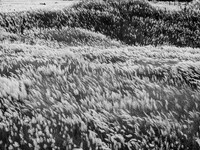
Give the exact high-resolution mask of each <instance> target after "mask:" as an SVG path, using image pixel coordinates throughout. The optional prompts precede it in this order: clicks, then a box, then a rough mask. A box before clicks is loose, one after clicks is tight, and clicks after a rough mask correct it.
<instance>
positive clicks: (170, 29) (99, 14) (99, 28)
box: [0, 0, 200, 47]
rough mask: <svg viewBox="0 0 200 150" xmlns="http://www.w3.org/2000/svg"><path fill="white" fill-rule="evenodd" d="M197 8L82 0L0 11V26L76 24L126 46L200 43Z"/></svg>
mask: <svg viewBox="0 0 200 150" xmlns="http://www.w3.org/2000/svg"><path fill="white" fill-rule="evenodd" d="M199 18H200V15H199V12H197V11H192V9H186V10H181V11H165V10H158V9H155V8H154V7H152V6H151V5H150V4H148V3H147V2H144V1H133V0H124V1H120V2H118V1H83V2H80V3H78V4H75V5H74V6H72V7H71V8H66V9H63V10H62V11H42V10H41V11H30V12H19V13H17V14H15V13H1V14H0V25H1V26H2V27H3V28H5V29H6V30H7V31H11V32H14V33H21V34H23V32H24V30H25V29H32V28H35V27H37V28H41V29H43V28H57V29H61V28H62V27H65V26H70V27H79V28H84V29H88V30H92V31H95V32H100V33H102V34H105V35H106V36H109V37H111V38H114V39H117V40H120V41H122V42H124V43H126V44H130V45H137V44H139V45H149V44H151V45H162V44H169V45H176V46H191V47H199V46H200V43H199V41H200V39H199V37H200V32H199V30H200V29H199V26H200V25H199V23H200V20H199Z"/></svg>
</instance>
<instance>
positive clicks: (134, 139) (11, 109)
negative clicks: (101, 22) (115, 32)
mask: <svg viewBox="0 0 200 150" xmlns="http://www.w3.org/2000/svg"><path fill="white" fill-rule="evenodd" d="M163 50H165V51H164V52H165V53H163ZM175 52H176V54H175ZM186 53H187V54H188V55H189V56H190V58H191V59H192V57H195V58H196V59H193V61H194V62H193V63H192V62H191V61H190V62H189V61H187V60H188V57H186V55H184V54H186ZM173 54H174V55H173ZM179 54H183V56H185V57H183V56H181V55H179ZM1 55H2V56H4V57H1V59H0V61H1V65H0V67H1V72H0V74H1V77H0V81H1V86H0V97H1V105H0V108H1V109H0V110H1V111H0V113H1V114H2V115H1V128H0V132H1V136H0V141H1V144H0V146H1V148H2V149H4V148H6V149H9V148H14V147H15V148H20V149H34V148H38V149H39V148H41V149H50V148H55V149H66V148H68V149H73V148H74V147H81V148H83V149H89V148H91V149H122V150H125V149H127V150H128V149H130V148H131V149H144V150H145V149H149V148H154V149H161V148H162V149H166V150H168V149H169V148H171V149H191V150H196V149H199V145H198V142H197V141H198V140H199V125H200V124H199V106H200V105H199V96H200V95H199V86H200V84H199V76H200V72H199V65H198V64H199V61H198V60H199V59H200V57H199V56H200V55H199V51H198V49H191V48H184V49H177V48H174V47H163V48H155V47H124V48H115V49H112V48H110V49H104V50H103V49H102V50H99V49H98V48H93V47H71V48H67V49H57V50H56V51H55V50H54V49H51V48H48V47H42V46H41V47H39V46H34V45H33V46H30V45H29V46H28V45H25V44H24V45H23V44H21V45H18V44H1ZM177 58H178V59H179V61H182V63H179V62H178V61H177ZM194 64H196V65H194Z"/></svg>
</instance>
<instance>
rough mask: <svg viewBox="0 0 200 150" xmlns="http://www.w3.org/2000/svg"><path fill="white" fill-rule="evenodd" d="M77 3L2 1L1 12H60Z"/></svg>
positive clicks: (37, 0) (60, 0) (33, 0)
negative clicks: (38, 10) (41, 10)
mask: <svg viewBox="0 0 200 150" xmlns="http://www.w3.org/2000/svg"><path fill="white" fill-rule="evenodd" d="M76 2H77V1H63V0H42V1H41V0H17V1H11V0H2V1H1V2H0V12H13V11H26V10H35V9H49V10H58V9H62V8H64V7H68V6H71V5H72V4H74V3H76ZM44 3H45V5H44Z"/></svg>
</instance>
